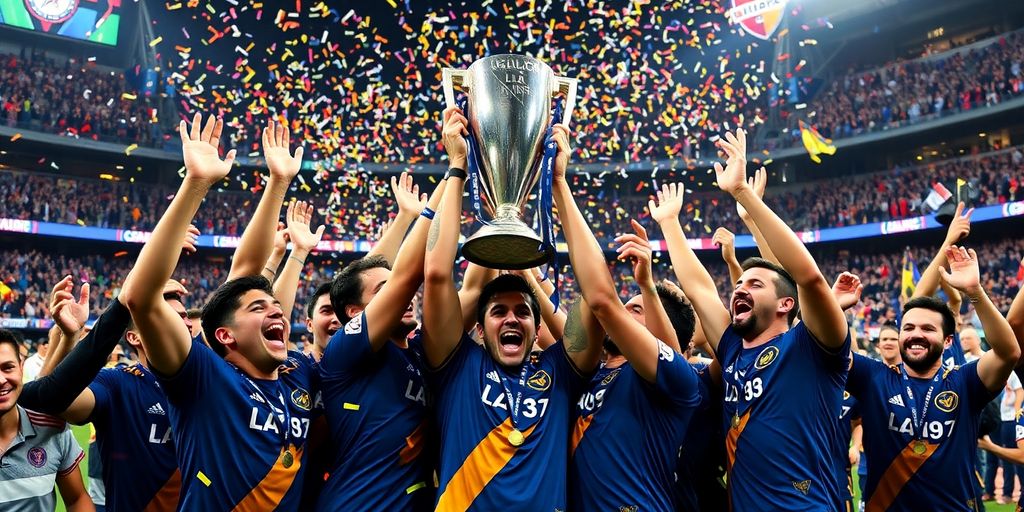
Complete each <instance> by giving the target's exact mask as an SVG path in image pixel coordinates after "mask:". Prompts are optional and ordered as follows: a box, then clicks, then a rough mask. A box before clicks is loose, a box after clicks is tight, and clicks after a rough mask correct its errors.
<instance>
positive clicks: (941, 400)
mask: <svg viewBox="0 0 1024 512" xmlns="http://www.w3.org/2000/svg"><path fill="white" fill-rule="evenodd" d="M957 405H960V397H959V396H958V395H957V394H956V393H955V392H953V391H943V392H942V393H939V395H938V396H936V397H935V407H938V408H939V410H940V411H942V412H953V411H954V410H955V409H956V406H957Z"/></svg>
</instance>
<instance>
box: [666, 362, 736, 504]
mask: <svg viewBox="0 0 1024 512" xmlns="http://www.w3.org/2000/svg"><path fill="white" fill-rule="evenodd" d="M690 366H691V367H692V368H693V369H694V371H696V372H697V382H698V390H699V391H700V405H699V406H698V408H697V410H696V411H694V413H693V417H692V418H691V419H690V426H689V428H688V429H686V435H685V436H684V437H683V445H682V447H681V448H680V450H679V457H678V461H677V463H676V483H675V494H676V509H677V510H681V511H683V512H725V511H727V510H728V509H729V500H728V496H727V495H726V491H725V467H726V462H725V433H724V432H723V430H722V391H721V387H720V386H717V385H715V383H714V382H713V380H712V378H711V369H710V367H709V365H707V364H705V363H691V365H690Z"/></svg>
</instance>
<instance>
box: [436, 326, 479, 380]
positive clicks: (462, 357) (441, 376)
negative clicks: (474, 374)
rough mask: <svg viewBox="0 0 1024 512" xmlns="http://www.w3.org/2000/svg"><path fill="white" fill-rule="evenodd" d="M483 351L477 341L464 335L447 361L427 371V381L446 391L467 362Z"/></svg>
mask: <svg viewBox="0 0 1024 512" xmlns="http://www.w3.org/2000/svg"><path fill="white" fill-rule="evenodd" d="M482 351H483V349H482V348H480V347H479V346H477V344H476V341H474V340H473V338H471V337H470V336H469V334H468V333H462V339H460V340H459V344H458V345H456V346H455V350H452V353H451V354H449V355H448V359H445V360H444V362H443V363H441V365H440V366H438V367H437V368H431V369H429V370H428V371H427V379H428V380H429V381H430V382H431V385H433V386H435V387H437V388H439V389H444V388H445V387H446V386H447V385H448V384H450V383H451V382H452V380H454V379H455V375H457V374H458V373H459V370H460V369H461V368H462V367H463V366H465V365H466V361H468V360H469V358H470V357H473V354H474V352H482Z"/></svg>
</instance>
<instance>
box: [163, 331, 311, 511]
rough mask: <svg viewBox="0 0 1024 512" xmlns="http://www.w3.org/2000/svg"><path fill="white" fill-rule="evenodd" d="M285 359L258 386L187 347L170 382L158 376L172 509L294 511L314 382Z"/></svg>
mask: <svg viewBox="0 0 1024 512" xmlns="http://www.w3.org/2000/svg"><path fill="white" fill-rule="evenodd" d="M288 356H289V357H288V359H287V360H286V361H285V362H284V363H283V364H282V365H281V366H280V367H279V368H278V378H277V379H276V380H261V379H255V378H251V377H248V376H246V375H244V374H243V373H242V372H241V371H240V370H239V369H238V368H236V367H234V366H232V365H231V364H229V363H228V362H226V361H224V359H222V358H221V357H220V356H218V355H217V354H215V353H214V352H213V350H211V349H210V348H209V347H207V346H206V345H204V344H203V343H201V342H193V343H192V350H191V351H190V352H189V355H188V358H187V359H186V360H185V364H184V365H183V366H182V367H181V369H180V370H179V371H178V373H177V374H176V375H174V376H170V377H163V376H158V379H159V380H160V382H161V384H162V385H163V387H164V390H165V391H166V393H167V399H168V402H170V411H169V412H170V417H171V430H172V432H173V437H174V442H175V444H176V452H177V456H178V457H177V458H178V466H179V467H180V468H181V475H182V477H181V478H182V483H181V499H180V502H179V504H178V508H179V510H203V511H218V510H252V511H265V510H274V509H278V508H279V509H280V510H296V509H297V507H298V504H299V499H300V495H301V493H302V478H303V476H304V470H305V467H304V462H305V451H304V448H305V445H306V436H307V435H308V433H309V424H310V421H311V420H312V419H313V417H314V412H313V409H314V400H315V398H316V394H317V388H318V386H319V382H318V380H319V379H318V375H317V369H316V363H315V362H314V361H313V360H312V359H311V358H309V356H306V355H304V354H302V353H299V352H289V353H288Z"/></svg>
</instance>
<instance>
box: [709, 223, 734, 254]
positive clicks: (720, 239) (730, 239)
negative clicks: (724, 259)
mask: <svg viewBox="0 0 1024 512" xmlns="http://www.w3.org/2000/svg"><path fill="white" fill-rule="evenodd" d="M711 241H712V242H713V243H714V244H715V245H717V246H719V247H721V248H722V255H723V256H725V255H728V254H732V255H734V256H735V253H736V235H734V234H733V233H732V231H729V230H728V229H725V228H718V229H716V230H715V234H714V235H713V236H712V237H711Z"/></svg>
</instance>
